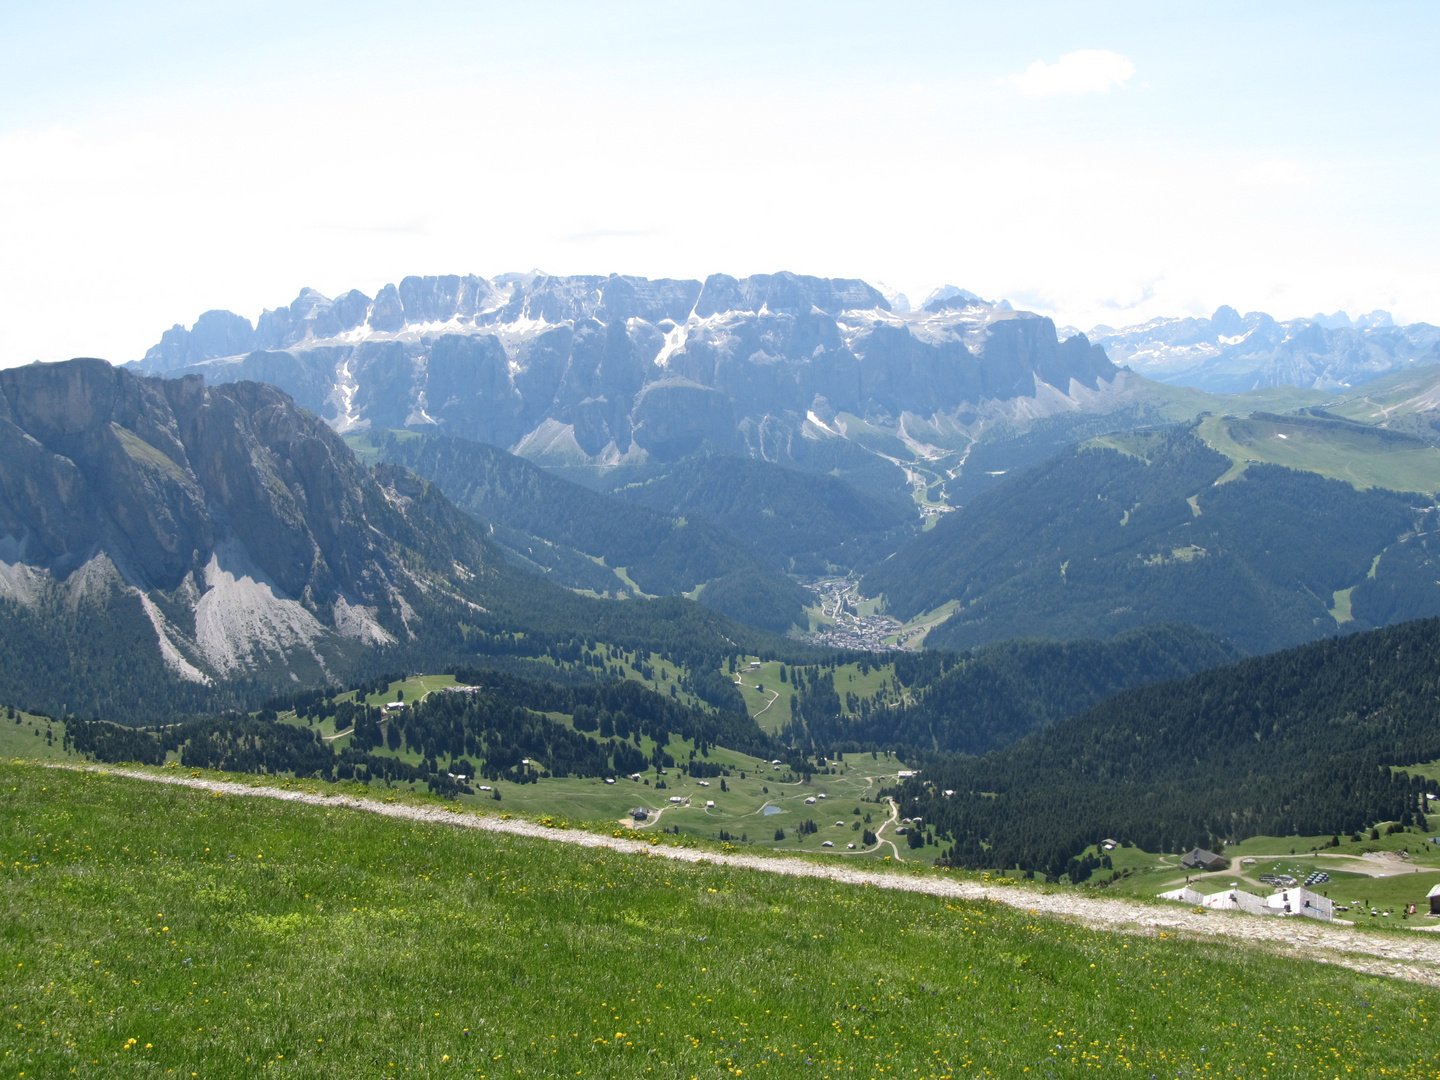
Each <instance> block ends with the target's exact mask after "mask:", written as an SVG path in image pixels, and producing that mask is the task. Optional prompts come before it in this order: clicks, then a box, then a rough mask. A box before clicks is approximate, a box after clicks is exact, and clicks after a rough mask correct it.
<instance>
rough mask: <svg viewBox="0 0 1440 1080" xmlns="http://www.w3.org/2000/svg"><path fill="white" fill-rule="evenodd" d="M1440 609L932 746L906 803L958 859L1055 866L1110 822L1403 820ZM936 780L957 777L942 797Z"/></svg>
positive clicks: (1160, 844)
mask: <svg viewBox="0 0 1440 1080" xmlns="http://www.w3.org/2000/svg"><path fill="white" fill-rule="evenodd" d="M1437 710H1440V619H1428V620H1423V621H1418V622H1412V623H1405V624H1403V625H1401V626H1396V627H1390V628H1387V629H1383V630H1375V631H1371V632H1369V633H1365V634H1356V635H1351V636H1349V637H1343V638H1333V639H1329V640H1325V641H1319V642H1313V643H1311V644H1308V645H1303V646H1301V647H1299V648H1296V649H1291V650H1288V651H1285V652H1281V653H1277V654H1274V655H1271V656H1262V657H1255V658H1252V659H1248V660H1244V661H1241V662H1240V663H1238V664H1234V665H1231V666H1227V667H1222V668H1217V669H1215V670H1213V671H1207V672H1202V673H1201V674H1198V675H1193V676H1191V677H1190V678H1187V679H1183V680H1180V681H1177V682H1168V683H1162V684H1158V685H1152V686H1145V687H1140V688H1137V689H1133V690H1127V691H1125V692H1123V693H1121V694H1118V695H1116V696H1115V697H1113V698H1111V699H1109V700H1108V701H1105V702H1102V703H1101V704H1099V705H1096V706H1095V707H1094V708H1092V709H1090V710H1088V711H1086V712H1084V713H1082V714H1081V715H1079V716H1076V717H1073V718H1071V719H1069V720H1064V721H1061V722H1060V723H1058V724H1055V725H1053V726H1052V727H1049V728H1047V729H1045V730H1043V731H1040V732H1038V733H1036V734H1034V735H1031V736H1029V737H1028V738H1026V739H1023V740H1022V741H1020V742H1018V743H1016V744H1014V745H1013V746H1010V747H1008V748H1006V749H1003V750H999V751H996V752H995V753H992V754H988V755H986V756H984V757H964V756H958V755H957V756H944V755H930V756H929V757H928V758H926V759H925V760H924V761H923V762H922V766H923V772H922V774H921V777H922V778H921V779H919V780H916V781H913V782H907V783H906V785H905V786H904V788H903V789H902V796H903V801H904V809H905V813H906V814H907V815H912V816H920V817H922V818H923V819H924V820H925V822H926V824H927V826H929V827H931V828H933V829H934V831H935V833H936V834H937V835H939V834H942V833H943V834H945V835H948V836H950V837H951V838H952V839H953V841H954V843H953V846H952V847H951V849H950V850H949V851H948V852H947V853H946V857H947V858H948V859H949V860H950V861H951V862H953V863H954V864H955V865H957V866H968V867H981V866H984V867H1002V868H1011V867H1016V866H1018V867H1020V868H1022V869H1028V870H1036V871H1045V872H1048V873H1051V874H1059V873H1062V872H1065V871H1066V870H1067V868H1068V869H1073V867H1072V866H1071V864H1070V860H1071V859H1072V858H1073V857H1075V856H1078V855H1079V854H1080V853H1081V851H1083V849H1084V848H1085V847H1086V846H1088V845H1091V844H1095V843H1098V842H1099V841H1101V840H1103V839H1106V838H1112V839H1115V840H1119V841H1128V842H1132V843H1134V844H1136V845H1138V846H1140V847H1142V848H1144V849H1145V850H1147V851H1179V850H1182V849H1185V848H1188V847H1191V846H1193V845H1197V844H1198V845H1202V846H1210V847H1214V846H1217V845H1220V844H1223V843H1227V842H1235V841H1238V840H1241V839H1243V838H1245V837H1248V836H1254V835H1280V836H1284V835H1289V834H1296V833H1298V834H1301V835H1312V836H1313V835H1316V834H1327V835H1328V834H1332V833H1333V834H1339V833H1351V832H1353V831H1355V830H1359V829H1365V828H1369V827H1370V825H1371V824H1372V823H1374V822H1376V821H1393V820H1399V821H1400V822H1402V823H1408V822H1409V821H1410V820H1411V817H1412V815H1413V814H1415V813H1416V812H1417V811H1419V809H1420V807H1421V803H1422V800H1423V792H1424V791H1427V790H1428V791H1436V790H1440V788H1437V785H1436V784H1435V782H1434V781H1422V780H1421V779H1420V778H1418V777H1407V776H1405V775H1401V774H1396V773H1392V771H1391V768H1392V767H1394V766H1400V767H1403V766H1407V765H1413V764H1416V763H1419V762H1427V761H1432V760H1435V759H1436V758H1440V725H1437V724H1436V723H1435V717H1436V715H1437ZM946 791H951V792H953V794H952V795H946V794H945V792H946Z"/></svg>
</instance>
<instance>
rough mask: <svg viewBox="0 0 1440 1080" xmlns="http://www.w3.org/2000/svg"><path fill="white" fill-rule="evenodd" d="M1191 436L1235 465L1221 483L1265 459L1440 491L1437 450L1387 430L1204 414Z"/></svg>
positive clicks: (1350, 478)
mask: <svg viewBox="0 0 1440 1080" xmlns="http://www.w3.org/2000/svg"><path fill="white" fill-rule="evenodd" d="M1196 434H1198V435H1199V436H1200V438H1201V439H1203V440H1204V441H1205V442H1206V443H1207V444H1208V445H1209V446H1210V447H1211V448H1212V449H1214V450H1217V451H1219V452H1220V453H1222V454H1224V455H1225V456H1226V457H1228V458H1230V459H1231V460H1232V461H1233V462H1234V463H1235V465H1234V467H1233V468H1232V469H1231V470H1230V471H1229V472H1228V473H1226V474H1225V476H1224V477H1222V478H1221V482H1224V480H1227V479H1233V478H1234V477H1236V476H1238V475H1239V474H1240V473H1242V472H1244V470H1245V467H1246V466H1247V465H1248V464H1250V463H1251V462H1266V463H1269V464H1272V465H1284V466H1286V467H1287V468H1291V469H1299V470H1301V471H1303V472H1313V473H1319V474H1320V475H1321V476H1328V477H1330V478H1331V479H1334V480H1344V481H1346V482H1347V483H1350V484H1353V485H1354V486H1355V487H1357V488H1369V487H1382V488H1389V489H1390V490H1392V491H1418V492H1423V493H1425V494H1432V495H1433V494H1435V493H1436V492H1437V491H1440V448H1436V447H1434V446H1429V445H1427V444H1426V443H1423V442H1421V441H1420V440H1419V439H1414V438H1408V437H1403V436H1399V435H1396V434H1394V433H1392V432H1387V431H1381V430H1375V431H1367V430H1365V429H1363V428H1359V427H1356V426H1354V425H1352V424H1338V423H1334V422H1326V421H1324V420H1315V419H1311V418H1308V417H1306V418H1300V417H1297V418H1296V419H1295V420H1293V421H1288V420H1280V419H1259V418H1254V417H1252V418H1248V419H1241V418H1238V417H1233V416H1207V417H1206V418H1205V419H1203V420H1201V421H1200V426H1199V428H1198V429H1197V431H1196Z"/></svg>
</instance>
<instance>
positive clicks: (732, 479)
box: [612, 452, 919, 574]
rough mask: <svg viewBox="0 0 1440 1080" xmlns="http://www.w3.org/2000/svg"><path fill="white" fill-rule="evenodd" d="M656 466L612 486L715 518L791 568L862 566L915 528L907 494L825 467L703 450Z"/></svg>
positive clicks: (638, 498)
mask: <svg viewBox="0 0 1440 1080" xmlns="http://www.w3.org/2000/svg"><path fill="white" fill-rule="evenodd" d="M660 469H661V471H659V472H658V473H657V474H653V475H650V476H648V477H646V478H645V479H643V480H636V479H634V478H633V476H629V475H622V477H621V479H620V480H619V481H618V482H617V484H616V485H615V486H614V487H613V488H612V490H613V491H614V492H615V494H617V495H619V496H621V497H622V498H624V499H625V500H627V501H629V502H632V503H638V504H640V505H642V506H647V507H650V508H651V509H652V510H657V511H660V512H661V513H664V514H667V515H674V516H681V517H686V518H692V517H696V516H698V517H702V518H705V519H708V520H710V521H718V522H721V523H722V524H723V525H724V526H725V527H726V528H727V529H729V530H731V531H732V532H733V533H734V534H735V535H737V536H743V537H744V538H745V539H746V541H747V542H748V543H749V544H750V545H751V546H752V547H753V548H754V549H755V550H756V551H758V552H761V553H763V554H764V555H766V556H768V557H769V558H770V559H772V560H774V561H776V562H777V563H779V564H780V565H781V566H782V567H784V568H786V569H787V570H789V571H791V572H792V573H799V574H826V573H831V572H833V568H834V567H836V566H839V567H844V568H846V569H849V568H854V567H860V568H864V567H866V566H869V565H871V564H873V563H875V562H878V561H879V560H881V559H883V558H885V556H887V555H889V554H890V552H891V551H892V550H893V549H894V546H895V545H898V544H899V543H900V542H901V541H902V540H903V539H904V537H905V536H906V535H907V534H908V533H909V532H911V531H913V530H915V529H917V528H918V527H919V517H918V515H917V514H916V512H915V504H914V502H913V501H912V500H911V499H908V498H905V497H903V496H900V495H889V496H882V495H878V494H877V495H871V494H867V493H865V492H863V491H860V490H858V489H857V488H855V487H852V486H851V485H850V484H847V483H846V482H845V481H843V480H840V479H838V478H836V477H834V476H829V475H826V474H824V473H818V474H817V473H802V472H797V471H796V470H794V469H789V468H785V467H784V466H781V465H776V464H774V463H772V462H769V461H763V460H759V459H755V458H740V457H735V456H733V455H727V454H718V453H705V452H702V453H698V454H694V455H692V456H690V457H688V458H685V459H684V460H682V461H679V462H677V463H675V464H673V465H666V466H662V467H660Z"/></svg>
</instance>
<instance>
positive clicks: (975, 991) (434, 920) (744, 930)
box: [0, 765, 1440, 1080]
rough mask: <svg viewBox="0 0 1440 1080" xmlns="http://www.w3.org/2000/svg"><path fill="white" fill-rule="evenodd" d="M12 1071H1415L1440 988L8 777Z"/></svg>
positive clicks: (76, 776) (1430, 1054) (200, 799)
mask: <svg viewBox="0 0 1440 1080" xmlns="http://www.w3.org/2000/svg"><path fill="white" fill-rule="evenodd" d="M0 845H3V848H0V855H3V859H4V865H5V868H6V869H5V871H4V873H5V874H6V876H7V878H8V880H7V881H6V883H5V889H4V893H3V898H0V905H3V910H4V919H3V924H0V925H3V930H0V942H3V945H0V963H4V964H5V965H7V969H8V970H9V971H10V972H11V973H12V974H11V975H10V977H9V978H8V979H7V981H6V988H5V995H4V1001H3V1007H4V1009H5V1011H6V1013H7V1014H8V1019H7V1021H6V1023H5V1025H4V1029H3V1030H4V1034H3V1036H0V1055H3V1060H4V1065H3V1068H4V1070H5V1074H6V1075H9V1076H19V1075H21V1074H23V1075H24V1076H27V1077H31V1076H33V1077H49V1076H69V1075H76V1076H89V1077H109V1076H132V1075H156V1076H172V1075H178V1076H203V1077H206V1078H223V1077H261V1076H293V1077H306V1078H309V1077H345V1078H347V1080H348V1078H351V1077H356V1076H374V1077H399V1076H403V1075H405V1074H407V1073H408V1074H410V1075H421V1074H428V1073H434V1074H438V1075H445V1076H448V1075H453V1076H457V1077H458V1076H471V1077H482V1078H488V1077H501V1076H508V1077H514V1076H535V1075H539V1076H577V1075H578V1076H585V1077H651V1076H675V1077H729V1076H737V1075H743V1074H745V1073H749V1074H751V1075H761V1076H777V1077H779V1076H796V1075H805V1076H809V1075H814V1076H816V1077H817V1078H820V1080H832V1078H837V1077H841V1076H844V1077H852V1076H853V1077H891V1076H899V1075H906V1076H910V1075H914V1076H923V1077H941V1078H948V1077H957V1076H962V1075H963V1076H972V1075H1005V1076H1020V1075H1025V1074H1027V1073H1029V1072H1033V1073H1035V1074H1036V1075H1039V1076H1047V1075H1048V1076H1059V1075H1080V1074H1081V1073H1082V1070H1083V1071H1088V1070H1089V1069H1091V1068H1101V1069H1113V1070H1118V1071H1124V1072H1128V1073H1133V1074H1135V1075H1140V1076H1148V1075H1150V1074H1152V1073H1154V1074H1157V1075H1163V1076H1176V1075H1179V1076H1190V1075H1203V1074H1206V1073H1210V1072H1217V1073H1218V1072H1220V1071H1230V1072H1236V1073H1241V1074H1245V1075H1255V1076H1264V1075H1276V1076H1279V1075H1299V1076H1319V1075H1325V1076H1330V1075H1345V1074H1347V1073H1353V1074H1355V1075H1379V1074H1380V1073H1381V1071H1382V1070H1383V1071H1384V1072H1385V1073H1386V1074H1387V1075H1392V1076H1416V1077H1419V1076H1433V1075H1434V1074H1435V1070H1436V1069H1437V1067H1440V1052H1437V1044H1436V1040H1435V1038H1434V1036H1433V1034H1432V1031H1431V1028H1432V1027H1433V1026H1434V1025H1436V1024H1437V1023H1440V994H1437V992H1435V991H1432V990H1429V989H1425V988H1420V987H1416V986H1414V985H1411V984H1406V983H1402V982H1399V981H1390V980H1385V979H1380V978H1375V977H1370V976H1364V975H1358V974H1354V973H1351V972H1348V971H1344V970H1342V969H1338V968H1335V967H1331V966H1322V965H1316V964H1310V963H1306V962H1304V961H1298V960H1294V959H1289V958H1281V957H1277V956H1272V955H1270V954H1268V953H1264V952H1260V951H1249V950H1244V949H1236V948H1234V947H1233V946H1230V945H1219V944H1208V943H1198V942H1190V941H1181V940H1176V939H1174V938H1166V937H1164V936H1160V937H1126V936H1121V935H1116V934H1106V933H1101V932H1095V931H1090V930H1085V929H1082V928H1079V927H1077V926H1074V925H1071V924H1068V923H1064V922H1058V921H1051V920H1046V919H1041V918H1037V917H1034V916H1031V915H1026V914H1025V913H1023V912H1017V911H1011V910H1009V909H1005V908H1002V907H1001V906H999V905H994V904H988V903H963V902H960V903H957V902H950V903H947V902H945V901H943V900H941V899H938V898H934V897H927V896H923V895H919V894H913V893H895V892H889V891H881V890H875V889H867V888H860V887H852V886H845V885H840V884H834V883H829V882H822V881H805V880H797V879H792V878H785V877H780V876H777V875H769V874H765V873H761V872H755V871H747V870H740V869H737V868H731V867H725V866H719V865H713V864H712V865H703V864H702V865H689V864H679V863H674V862H670V861H667V860H662V859H653V858H647V857H645V856H631V855H620V854H617V853H614V852H610V851H606V850H589V849H581V848H574V847H570V846H568V845H559V844H552V843H549V842H546V841H543V840H528V839H523V838H514V837H504V836H495V835H492V834H485V833H477V832H474V831H470V830H457V829H451V828H446V827H443V826H436V825H430V824H419V823H412V822H406V821H398V820H393V819H383V818H376V817H373V816H370V815H365V814H363V813H358V812H350V811H344V810H340V809H334V810H330V809H326V808H325V807H311V806H296V805H292V804H285V803H278V802H273V801H269V800H262V799H247V798H243V797H241V798H235V797H228V796H227V797H223V798H220V797H215V796H213V795H210V794H208V793H205V792H198V791H193V790H188V789H183V788H175V787H170V786H162V785H153V784H148V783H145V782H142V781H132V780H126V779H122V778H117V777H112V776H107V775H103V774H93V773H90V774H87V773H75V772H56V771H52V770H45V769H40V768H36V767H27V766H14V765H7V766H0Z"/></svg>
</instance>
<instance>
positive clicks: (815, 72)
mask: <svg viewBox="0 0 1440 1080" xmlns="http://www.w3.org/2000/svg"><path fill="white" fill-rule="evenodd" d="M1437 31H1440V4H1435V3H1430V2H1415V3H1372V4H1365V5H1357V4H1354V3H1348V4H1338V3H1337V4H1326V3H1316V2H1306V3H1275V2H1271V3H1266V4H1263V5H1257V4H1253V3H1233V4H1225V3H1206V4H1199V3H1184V4H1181V3H1157V2H1155V0H1145V2H1140V3H1107V4H1086V3H1077V2H1075V0H1066V2H1063V3H1054V4H1050V3H1019V2H1014V0H1008V2H1006V3H999V2H992V3H987V4H969V3H961V2H950V3H934V4H930V3H910V4H906V3H892V4H886V5H882V4H876V3H873V2H871V3H864V4H850V3H841V2H836V0H826V2H823V3H783V2H777V0H770V2H767V3H754V4H751V3H743V2H730V3H725V4H710V5H703V4H690V3H680V2H671V3H664V4H660V3H654V4H641V3H633V4H625V3H614V4H596V3H593V2H590V3H573V4H571V3H543V2H529V3H515V2H513V0H511V2H507V3H504V4H488V3H480V2H476V0H467V2H453V3H448V2H426V0H410V2H408V3H405V4H398V3H395V2H393V0H388V2H386V3H369V2H366V0H347V2H346V3H344V4H325V3H300V4H296V3H293V2H290V3H278V2H277V3H268V2H248V3H246V2H225V0H208V2H206V3H203V4H196V3H194V2H193V0H189V2H185V3H178V2H177V3H158V2H157V3H132V4H126V3H120V2H114V0H108V2H98V0H96V2H75V3H67V2H63V0H59V2H49V3H44V4H21V3H19V2H18V0H3V2H0V305H3V307H0V366H3V365H9V364H16V363H23V362H27V361H29V360H32V359H36V358H40V359H46V360H53V359H61V358H64V357H68V356H74V355H92V356H104V357H107V358H109V359H112V360H116V361H122V360H129V359H134V358H136V357H138V356H140V355H141V354H143V352H144V351H145V349H146V348H147V347H148V346H149V345H151V344H153V343H154V342H155V341H156V340H158V338H159V335H160V333H161V332H162V331H163V330H164V329H166V328H167V327H169V326H170V325H171V324H172V323H176V322H184V323H185V324H187V325H188V324H189V323H191V322H193V321H194V319H195V317H196V316H197V315H198V314H199V313H200V312H201V311H203V310H205V309H207V308H212V307H224V308H230V309H232V310H235V311H239V312H241V313H242V314H245V315H247V316H249V317H251V318H252V319H253V318H254V317H255V316H256V315H258V314H259V312H260V310H261V309H262V308H264V307H275V306H278V305H280V304H284V303H288V302H289V301H290V300H291V299H292V298H293V297H294V296H295V294H296V293H297V292H298V291H299V290H300V288H301V287H302V286H307V285H308V286H313V287H315V288H317V289H319V290H321V291H322V292H324V293H326V294H327V295H334V294H336V293H338V292H340V291H343V290H345V289H348V288H352V287H355V288H360V289H363V290H365V291H366V292H368V293H371V294H372V295H373V294H374V292H375V290H376V289H377V288H378V287H379V286H381V285H383V284H384V283H385V282H387V281H398V280H399V279H400V278H401V277H403V276H405V275H406V274H438V273H478V274H485V275H487V276H488V275H492V274H496V273H501V272H504V271H508V270H528V269H530V268H532V267H538V268H540V269H543V270H545V271H548V272H550V273H610V272H619V273H630V274H642V275H645V276H649V277H660V276H671V277H675V276H685V277H702V276H704V275H705V274H708V273H712V272H716V271H723V272H725V273H730V274H736V275H743V274H747V273H756V272H768V271H774V270H782V269H788V270H794V271H797V272H801V273H812V274H824V275H843V276H857V277H864V278H866V279H868V280H871V281H884V282H887V283H888V284H890V285H892V286H894V287H897V288H899V289H901V290H903V291H905V292H907V293H909V294H910V295H911V297H912V299H918V298H919V297H921V296H923V295H924V294H925V293H926V292H928V291H929V290H930V289H931V288H933V287H934V286H936V285H939V284H943V283H947V282H949V283H954V284H957V285H960V286H963V287H966V288H969V289H973V290H974V291H976V292H979V293H980V294H982V295H984V296H989V297H1001V296H1004V297H1008V298H1010V299H1011V301H1012V302H1014V303H1015V304H1016V305H1017V306H1023V307H1029V308H1032V309H1034V310H1037V311H1043V312H1045V313H1047V314H1051V315H1054V316H1055V317H1056V318H1057V320H1059V321H1061V322H1063V323H1070V324H1074V325H1078V326H1081V327H1089V326H1091V325H1093V324H1094V323H1097V322H1105V323H1109V324H1111V325H1125V324H1129V323H1133V322H1139V321H1142V320H1144V319H1146V318H1150V317H1152V316H1155V315H1161V314H1188V313H1208V312H1209V311H1210V310H1212V309H1213V308H1214V307H1216V306H1217V305H1219V304H1222V303H1229V304H1233V305H1234V306H1236V307H1238V308H1240V309H1241V310H1242V311H1243V310H1251V309H1261V310H1266V311H1269V312H1271V313H1272V314H1275V315H1277V316H1280V317H1292V316H1295V315H1308V314H1311V313H1313V312H1315V311H1319V310H1324V311H1327V312H1328V311H1333V310H1335V309H1337V308H1345V309H1347V310H1349V311H1350V312H1351V313H1352V314H1353V313H1355V312H1358V311H1364V310H1369V309H1372V308H1376V307H1383V308H1386V309H1389V310H1391V311H1393V312H1394V313H1395V315H1396V317H1397V318H1399V319H1401V320H1404V321H1414V320H1421V319H1423V320H1428V321H1432V322H1440V209H1437V199H1436V190H1437V186H1440V185H1437V180H1436V177H1437V175H1440V170H1437V165H1440V160H1437V159H1440V137H1437V136H1440V94H1437V90H1440V64H1437V63H1436V59H1435V51H1436V46H1437V43H1440V33H1437Z"/></svg>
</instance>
